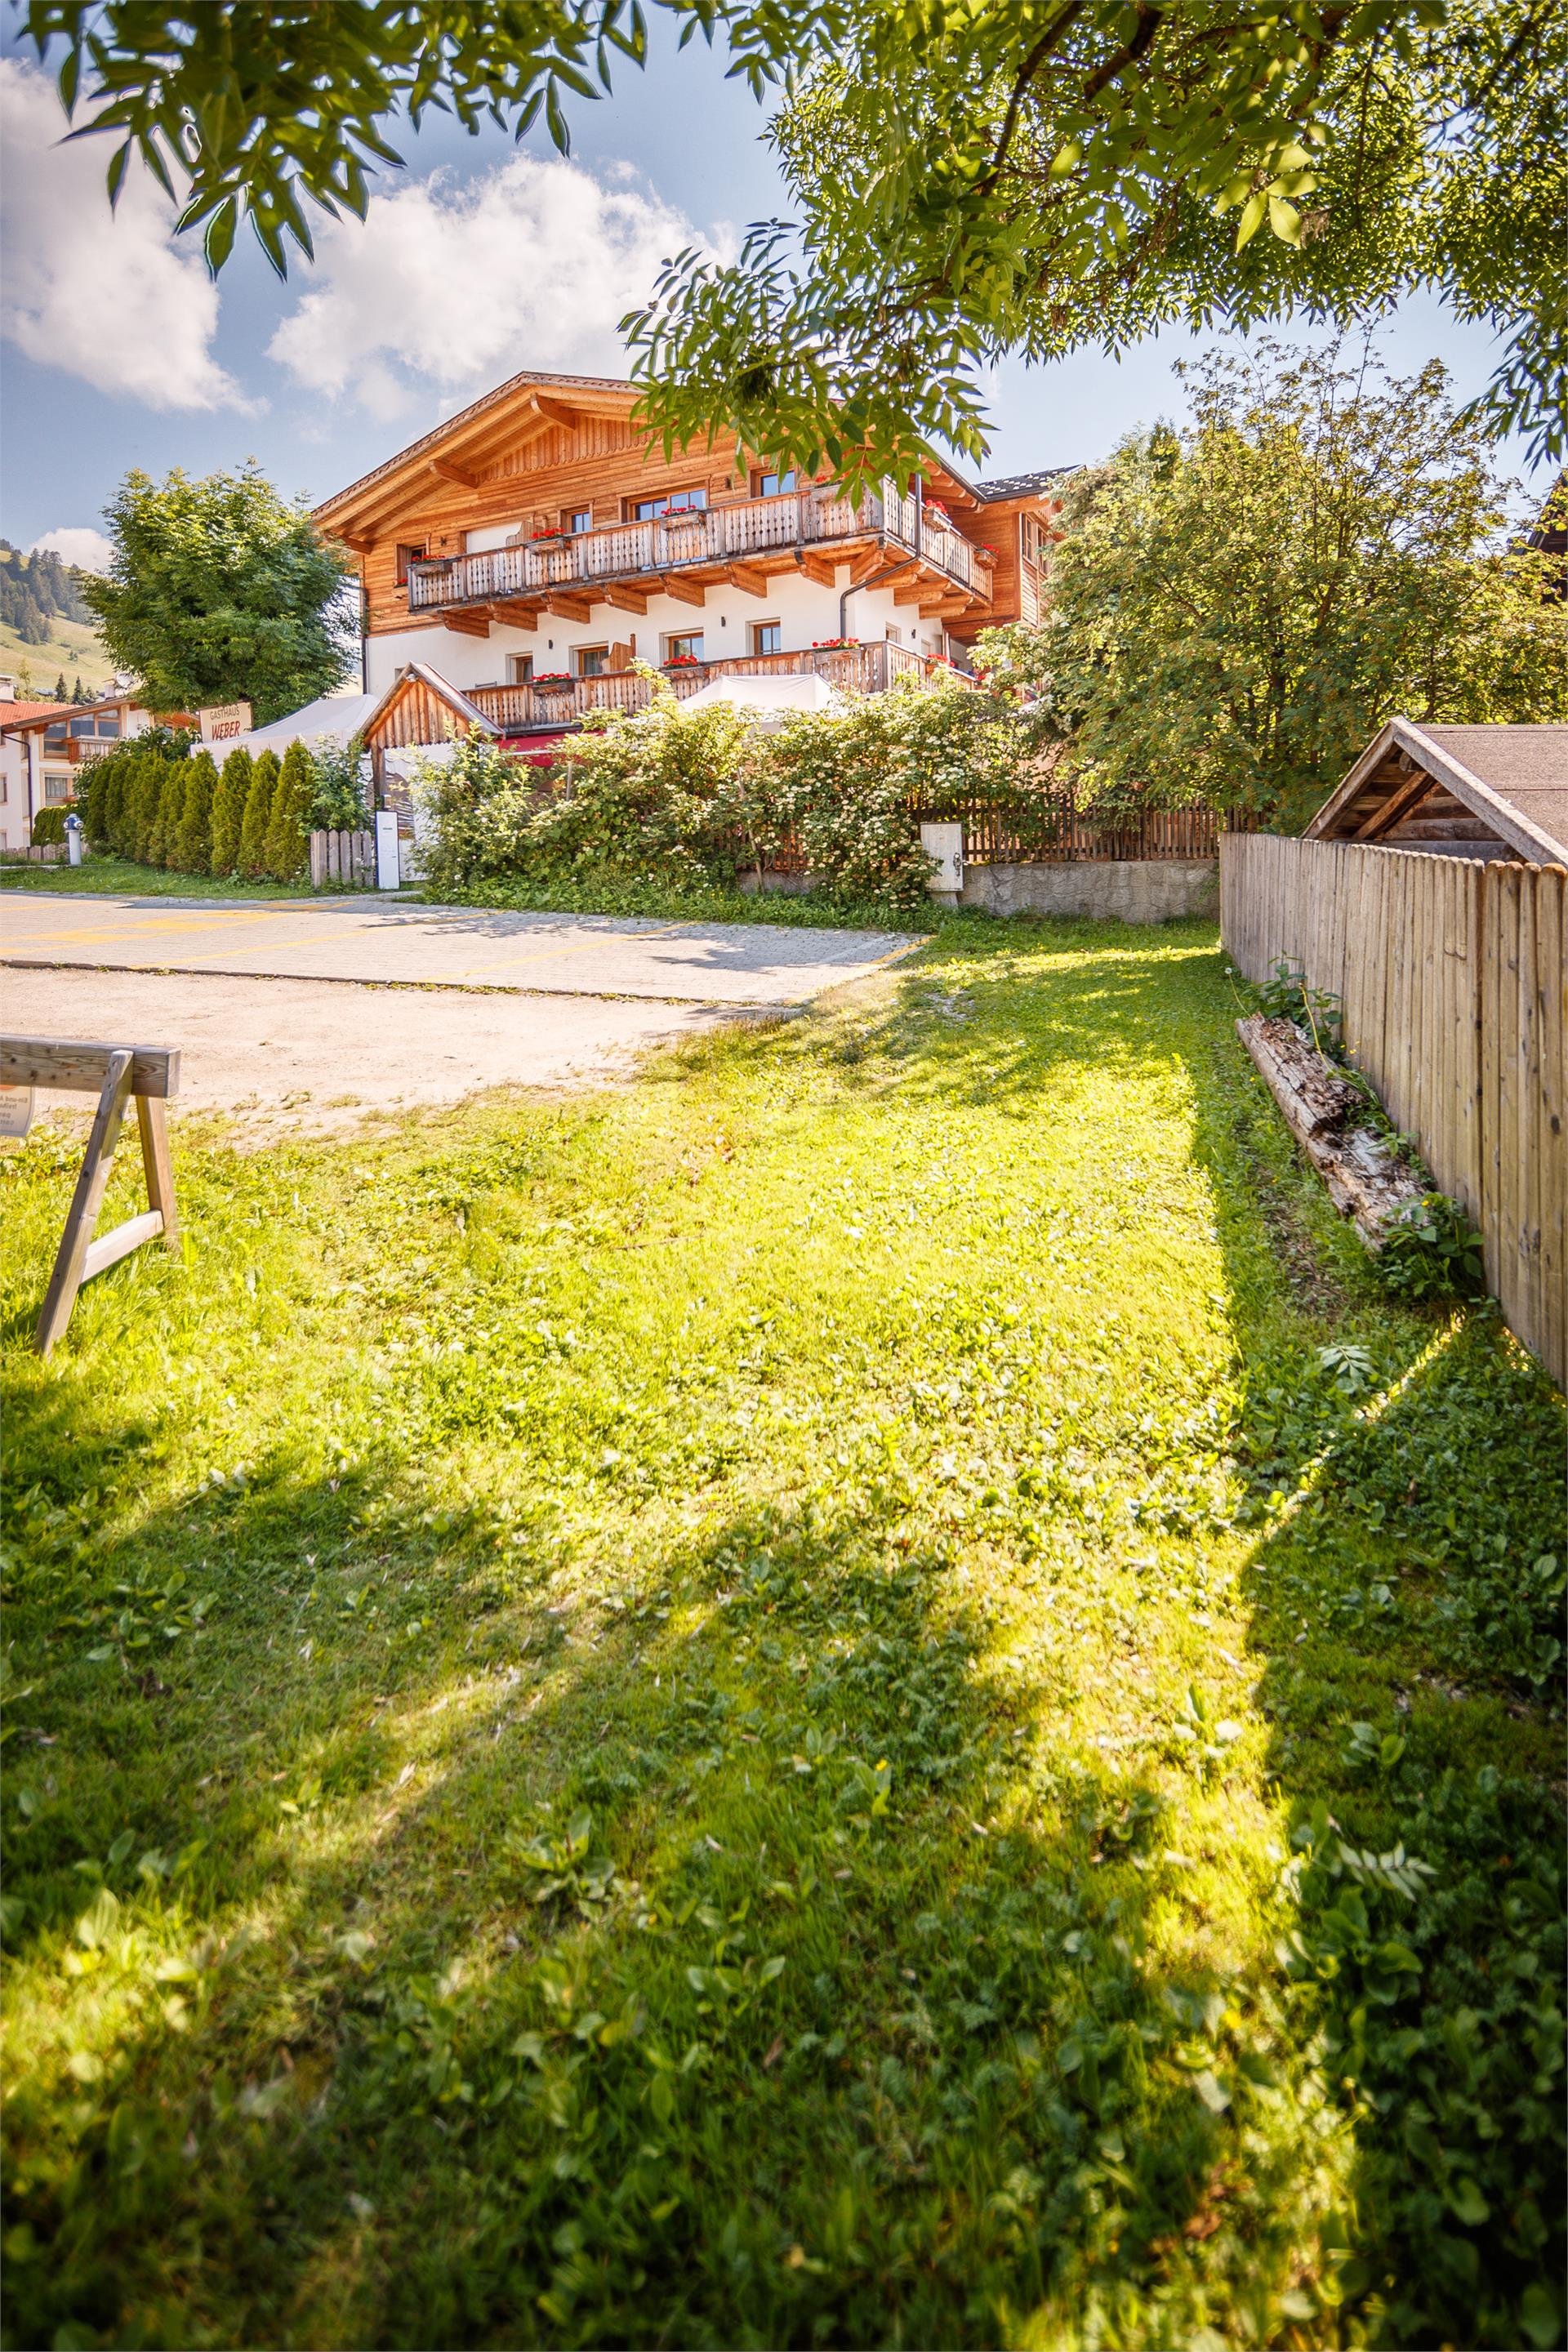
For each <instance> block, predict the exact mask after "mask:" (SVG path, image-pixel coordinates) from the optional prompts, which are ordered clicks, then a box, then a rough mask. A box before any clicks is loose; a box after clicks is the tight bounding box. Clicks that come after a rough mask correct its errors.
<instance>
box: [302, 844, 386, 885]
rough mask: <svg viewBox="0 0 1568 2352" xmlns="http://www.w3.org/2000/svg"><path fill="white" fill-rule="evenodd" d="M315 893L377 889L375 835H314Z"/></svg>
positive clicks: (312, 869)
mask: <svg viewBox="0 0 1568 2352" xmlns="http://www.w3.org/2000/svg"><path fill="white" fill-rule="evenodd" d="M310 887H311V889H312V890H374V887H375V835H374V833H313V834H312V835H310Z"/></svg>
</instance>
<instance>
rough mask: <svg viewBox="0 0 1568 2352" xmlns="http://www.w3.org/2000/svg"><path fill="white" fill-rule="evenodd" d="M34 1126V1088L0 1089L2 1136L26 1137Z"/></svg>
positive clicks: (0, 1132) (0, 1133)
mask: <svg viewBox="0 0 1568 2352" xmlns="http://www.w3.org/2000/svg"><path fill="white" fill-rule="evenodd" d="M32 1124H33V1089H32V1087H0V1135H5V1136H23V1135H26V1132H27V1129H29V1128H30V1127H31V1126H32Z"/></svg>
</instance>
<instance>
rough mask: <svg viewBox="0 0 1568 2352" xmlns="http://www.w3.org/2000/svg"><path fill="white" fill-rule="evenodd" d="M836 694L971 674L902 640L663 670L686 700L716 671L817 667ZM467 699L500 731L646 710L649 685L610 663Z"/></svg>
mask: <svg viewBox="0 0 1568 2352" xmlns="http://www.w3.org/2000/svg"><path fill="white" fill-rule="evenodd" d="M814 673H815V675H816V677H820V678H822V679H824V680H825V681H826V684H827V685H828V686H830V687H832V688H835V689H836V691H837V692H838V693H840V694H885V693H886V692H887V691H888V689H889V687H892V686H895V685H897V684H898V683H899V682H900V680H901V679H904V678H909V679H911V680H912V681H913V683H914V684H915V685H916V686H919V687H929V686H930V685H931V683H932V682H933V680H934V679H935V678H936V677H938V676H939V675H940V676H942V677H958V678H961V679H962V680H963V684H964V685H965V686H973V678H970V677H966V676H965V674H964V672H963V671H962V670H953V669H952V667H950V666H949V664H947V663H946V662H934V661H928V660H927V659H926V658H925V657H924V656H923V655H921V654H912V653H910V652H909V651H908V650H907V648H906V647H904V646H893V645H868V646H821V647H816V646H814V647H812V648H811V649H810V650H809V651H805V652H802V653H794V654H752V655H749V656H739V657H737V658H736V659H734V660H731V661H708V662H694V663H693V664H692V665H691V666H690V667H689V668H688V667H684V666H683V667H680V668H679V669H671V670H667V671H666V672H665V676H666V677H667V678H668V681H669V684H670V686H671V687H672V688H674V690H675V693H676V695H677V696H678V698H679V699H680V700H682V701H684V700H685V699H686V698H687V696H688V695H692V694H695V693H696V692H697V690H698V688H699V687H703V686H707V685H709V684H710V681H711V680H712V679H714V678H716V677H803V676H810V675H812V674H814ZM467 693H468V700H469V701H470V702H472V703H475V704H477V705H478V707H479V709H480V710H482V711H483V712H484V714H485V717H486V718H487V719H493V720H494V721H495V723H496V725H497V726H498V727H499V728H500V730H501V731H502V733H503V734H508V735H512V734H518V735H521V734H526V733H528V732H529V731H530V730H532V729H535V728H543V727H574V726H575V725H576V724H577V722H578V721H579V719H581V718H582V716H583V714H584V711H585V710H646V709H647V706H648V704H649V703H650V702H651V701H652V700H653V688H652V686H651V685H650V684H649V682H648V680H647V678H646V677H639V676H638V674H637V671H636V670H611V671H608V672H606V673H605V675H603V676H602V677H574V678H570V679H568V680H567V682H566V683H565V684H564V685H563V686H549V687H546V686H532V685H523V686H474V687H469V688H468V689H467Z"/></svg>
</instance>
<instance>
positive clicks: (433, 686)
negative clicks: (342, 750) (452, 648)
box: [359, 662, 500, 750]
mask: <svg viewBox="0 0 1568 2352" xmlns="http://www.w3.org/2000/svg"><path fill="white" fill-rule="evenodd" d="M404 702H416V703H418V704H419V706H420V708H421V709H422V711H424V712H427V711H428V709H429V707H430V705H431V703H432V702H434V703H436V704H437V705H439V706H440V707H441V708H442V709H445V710H447V711H449V712H450V713H451V715H452V717H453V718H454V719H458V720H460V721H461V723H462V725H463V726H465V727H467V728H469V729H471V730H474V731H475V732H476V733H478V734H480V735H499V734H500V728H499V727H498V726H497V725H496V722H495V720H494V719H489V718H487V717H486V715H485V713H484V712H483V711H482V710H481V709H479V704H478V703H477V702H470V701H469V700H468V696H467V695H466V694H465V693H463V691H462V689H461V688H458V687H456V686H454V685H453V684H452V683H451V681H450V680H449V679H448V678H444V677H442V675H441V673H440V671H439V670H437V669H432V668H431V667H430V666H429V664H428V663H427V662H410V663H409V664H408V666H407V667H406V668H405V669H401V670H399V671H398V673H397V676H396V677H395V678H394V679H393V681H392V684H391V685H390V686H389V687H388V688H387V689H386V692H385V693H384V694H383V695H380V696H378V697H377V698H376V700H375V702H374V705H373V707H372V708H371V709H370V710H369V711H367V713H366V714H365V716H364V718H363V719H362V720H361V721H360V727H359V733H360V739H361V740H362V741H363V743H364V745H365V747H366V749H367V750H369V749H373V748H376V747H377V746H378V742H379V738H380V736H381V735H384V734H385V732H386V721H387V720H388V719H390V718H391V717H392V715H393V713H394V712H395V710H396V709H397V707H398V705H399V704H400V703H404ZM445 731H448V730H444V732H445ZM408 740H418V741H420V742H423V743H438V742H439V741H440V740H442V738H441V736H438V735H431V734H426V735H423V736H420V737H418V738H417V739H415V738H410V739H408ZM383 748H384V747H383Z"/></svg>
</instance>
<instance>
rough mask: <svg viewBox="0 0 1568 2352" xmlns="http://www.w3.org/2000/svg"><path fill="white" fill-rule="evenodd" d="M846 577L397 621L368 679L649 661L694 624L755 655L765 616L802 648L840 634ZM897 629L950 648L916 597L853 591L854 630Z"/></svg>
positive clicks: (708, 654)
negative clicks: (513, 661) (453, 623)
mask: <svg viewBox="0 0 1568 2352" xmlns="http://www.w3.org/2000/svg"><path fill="white" fill-rule="evenodd" d="M847 585H848V567H847V565H843V566H840V568H839V570H838V572H837V586H835V587H832V588H827V587H825V586H823V585H822V584H821V583H819V582H817V581H815V580H808V579H807V578H806V576H805V573H804V572H774V573H773V575H772V576H771V578H770V579H769V581H768V593H767V594H766V596H765V597H757V596H749V595H747V594H745V593H743V591H742V590H741V589H739V588H729V587H723V588H710V590H709V592H708V598H707V602H706V603H705V604H703V605H702V606H701V607H700V608H699V607H698V606H697V605H695V604H683V603H682V602H681V601H680V599H679V597H675V596H669V595H664V594H659V595H654V596H650V597H649V599H648V606H647V613H646V614H637V613H626V612H621V611H618V610H617V609H616V607H615V606H614V605H611V604H595V605H594V606H593V608H592V610H591V613H590V614H589V618H588V619H587V620H586V621H585V622H584V621H563V620H560V619H558V618H557V617H556V615H555V614H551V613H542V614H541V615H540V619H539V625H538V627H537V628H536V629H518V628H510V627H507V626H505V625H501V624H500V623H494V624H492V625H491V628H490V633H489V636H488V637H476V636H469V635H466V634H465V633H464V632H463V631H462V630H459V629H448V628H444V627H441V626H437V627H435V628H422V629H392V630H388V631H387V632H385V634H384V635H374V636H372V637H371V638H370V639H369V640H368V641H367V644H366V649H365V661H366V670H367V675H366V679H365V683H366V686H367V687H368V688H369V690H370V691H371V693H372V694H380V693H382V692H384V690H385V688H387V687H389V686H390V685H391V684H392V682H393V680H394V678H395V677H396V675H397V672H398V671H399V670H400V669H402V668H403V667H405V665H406V664H407V663H409V662H411V661H421V662H425V663H427V664H428V666H429V667H430V668H432V669H434V670H437V671H438V672H439V674H440V676H441V677H444V678H446V679H447V681H448V683H449V684H450V685H452V686H456V687H460V688H464V689H465V690H466V689H467V688H469V687H475V686H504V685H505V684H506V682H507V656H508V655H509V654H531V655H532V656H533V667H534V668H535V670H538V671H544V670H563V669H571V668H572V667H574V665H573V660H572V656H573V653H574V649H575V648H576V647H577V646H602V645H628V644H629V645H630V646H632V647H633V650H634V651H635V652H636V654H637V656H638V658H639V659H641V660H645V661H653V662H657V661H658V660H660V659H661V658H662V656H663V655H664V652H665V646H666V640H667V638H668V637H671V636H685V635H690V634H692V633H693V632H700V635H701V637H702V653H703V657H704V658H705V659H706V660H708V661H723V660H731V659H736V658H739V657H742V656H746V655H749V654H750V652H751V650H752V636H751V630H752V624H753V623H754V622H757V621H776V622H777V623H778V624H779V627H780V630H781V632H782V644H783V650H784V652H785V653H799V652H802V651H804V650H805V648H806V647H808V646H811V645H813V644H814V643H815V642H816V641H817V640H818V639H820V638H824V637H836V636H837V634H838V597H839V592H840V590H841V589H843V588H845V587H847ZM889 628H891V629H893V630H895V631H896V633H897V639H898V643H899V644H900V646H905V647H907V648H908V649H909V651H910V652H911V653H924V654H940V653H941V652H942V624H941V622H940V621H929V620H922V619H921V615H920V614H919V612H918V611H917V610H916V609H915V607H914V606H913V605H910V604H898V605H895V604H894V602H893V593H892V591H891V589H889V588H869V589H862V590H859V591H858V592H857V593H855V594H854V595H853V596H851V598H850V599H849V609H848V627H847V634H848V635H850V636H852V637H859V638H862V639H864V640H865V641H866V642H868V643H880V642H881V640H882V639H883V638H884V637H885V636H886V635H887V634H888V632H889Z"/></svg>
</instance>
